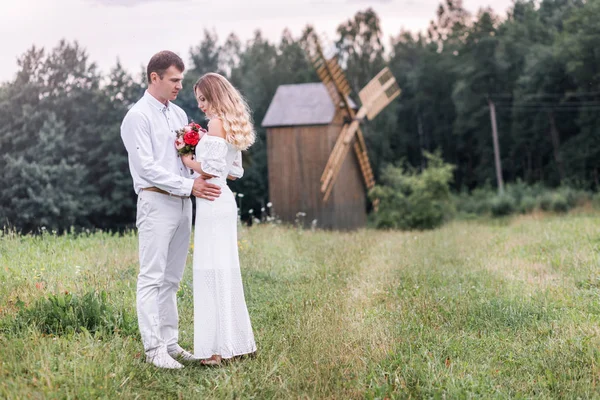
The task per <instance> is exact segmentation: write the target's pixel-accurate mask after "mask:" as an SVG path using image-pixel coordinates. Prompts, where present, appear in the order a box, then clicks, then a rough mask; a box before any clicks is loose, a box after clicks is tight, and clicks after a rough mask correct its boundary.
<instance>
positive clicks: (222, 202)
mask: <svg viewBox="0 0 600 400" xmlns="http://www.w3.org/2000/svg"><path fill="white" fill-rule="evenodd" d="M196 160H198V161H199V162H200V164H201V165H202V170H203V171H204V172H206V173H208V174H211V175H214V176H216V178H212V179H209V180H208V182H210V183H214V184H216V185H219V186H221V195H220V196H219V197H218V198H217V199H215V200H214V201H208V200H205V199H198V198H197V199H196V229H195V235H194V260H193V261H194V269H193V285H194V355H195V356H196V357H200V358H209V357H211V356H212V355H213V354H218V355H221V357H223V358H231V357H233V356H237V355H241V354H248V353H253V352H255V351H256V343H255V341H254V334H253V333H252V325H251V324H250V316H249V315H248V309H247V307H246V300H245V298H244V288H243V286H242V275H241V273H240V263H239V257H238V243H237V206H236V203H235V198H234V196H233V193H232V192H231V190H230V189H229V187H228V186H227V181H226V179H227V175H228V174H229V175H233V176H235V177H238V178H239V177H241V176H242V175H243V172H244V170H243V169H242V163H241V152H240V151H239V150H237V149H236V148H235V147H234V146H233V145H231V144H230V143H228V142H227V141H226V140H225V139H222V138H220V137H217V136H209V135H205V136H204V137H203V138H202V140H201V141H200V143H199V144H198V146H196Z"/></svg>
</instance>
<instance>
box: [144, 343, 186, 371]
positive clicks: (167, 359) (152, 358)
mask: <svg viewBox="0 0 600 400" xmlns="http://www.w3.org/2000/svg"><path fill="white" fill-rule="evenodd" d="M146 362H147V363H151V364H154V365H155V366H157V367H158V368H164V369H180V368H183V365H181V364H179V363H178V362H177V361H175V360H174V359H173V358H172V357H171V356H170V355H169V354H168V353H167V351H166V350H165V349H164V348H160V349H157V350H154V351H151V352H149V353H147V354H146Z"/></svg>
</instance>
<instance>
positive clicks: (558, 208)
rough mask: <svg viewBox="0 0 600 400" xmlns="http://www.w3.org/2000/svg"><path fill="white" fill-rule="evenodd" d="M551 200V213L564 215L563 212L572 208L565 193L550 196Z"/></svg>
mask: <svg viewBox="0 0 600 400" xmlns="http://www.w3.org/2000/svg"><path fill="white" fill-rule="evenodd" d="M550 199H551V201H550V210H551V211H554V212H557V213H563V212H567V211H569V209H570V208H571V206H570V204H569V200H568V198H567V196H566V195H565V194H563V193H560V192H556V193H552V195H551V196H550Z"/></svg>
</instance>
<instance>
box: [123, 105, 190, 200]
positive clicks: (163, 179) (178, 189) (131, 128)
mask: <svg viewBox="0 0 600 400" xmlns="http://www.w3.org/2000/svg"><path fill="white" fill-rule="evenodd" d="M121 138H122V139H123V143H124V144H125V148H126V149H127V154H128V156H129V159H130V161H131V165H132V167H133V168H135V170H136V172H137V173H138V174H139V176H140V177H141V178H143V179H144V180H146V181H147V182H150V183H152V184H153V185H155V186H156V187H158V188H160V189H163V190H166V191H167V192H169V193H172V194H175V195H178V196H189V195H190V194H191V192H192V186H193V185H194V180H193V179H189V178H184V177H182V176H180V175H177V174H173V173H171V172H169V171H167V170H166V169H165V168H163V167H162V166H161V165H160V164H158V163H157V162H156V161H155V160H154V155H153V152H152V139H151V138H150V123H149V121H148V119H147V118H146V117H145V116H144V115H143V114H142V113H140V112H129V113H128V114H127V115H126V116H125V119H124V120H123V124H122V125H121Z"/></svg>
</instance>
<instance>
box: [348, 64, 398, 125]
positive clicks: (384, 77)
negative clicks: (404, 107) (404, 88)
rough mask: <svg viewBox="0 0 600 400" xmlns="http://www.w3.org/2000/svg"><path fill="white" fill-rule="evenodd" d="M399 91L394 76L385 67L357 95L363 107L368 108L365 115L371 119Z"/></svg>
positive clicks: (396, 95)
mask: <svg viewBox="0 0 600 400" xmlns="http://www.w3.org/2000/svg"><path fill="white" fill-rule="evenodd" d="M400 92H401V90H400V87H398V83H397V82H396V78H394V75H392V72H391V71H390V69H389V68H388V67H385V68H384V69H382V70H381V72H379V73H378V74H377V75H376V76H375V78H373V79H372V80H371V81H370V82H369V83H368V84H367V86H365V87H364V88H363V89H362V90H361V91H360V93H359V94H358V97H360V101H361V102H362V105H363V107H366V108H367V109H368V112H367V117H368V118H369V119H370V120H371V119H373V118H375V116H377V114H379V112H380V111H381V110H383V109H384V108H385V107H386V106H387V105H388V104H390V103H391V102H392V100H394V99H395V98H396V97H398V96H399V95H400Z"/></svg>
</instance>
